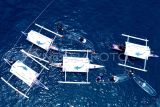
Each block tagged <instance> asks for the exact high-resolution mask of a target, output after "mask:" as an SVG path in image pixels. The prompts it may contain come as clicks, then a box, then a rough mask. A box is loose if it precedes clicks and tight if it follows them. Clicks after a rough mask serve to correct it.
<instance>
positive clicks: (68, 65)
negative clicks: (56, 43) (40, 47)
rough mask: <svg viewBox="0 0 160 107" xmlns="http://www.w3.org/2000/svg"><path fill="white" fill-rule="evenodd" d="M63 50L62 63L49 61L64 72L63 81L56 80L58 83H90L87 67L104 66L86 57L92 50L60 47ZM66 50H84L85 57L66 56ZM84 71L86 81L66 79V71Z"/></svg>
mask: <svg viewBox="0 0 160 107" xmlns="http://www.w3.org/2000/svg"><path fill="white" fill-rule="evenodd" d="M62 51H63V52H65V55H64V56H63V62H62V63H51V64H50V65H51V66H54V67H59V68H62V72H64V75H65V76H64V81H58V82H59V83H67V84H90V82H89V81H88V73H89V69H95V68H103V67H104V66H101V65H97V64H91V63H90V60H89V58H88V54H89V53H90V52H92V51H91V50H66V49H62ZM67 52H86V53H87V54H86V57H72V56H68V55H67ZM71 72H72V73H86V81H80V82H77V81H68V80H67V73H71Z"/></svg>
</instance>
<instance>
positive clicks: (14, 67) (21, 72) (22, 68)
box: [1, 24, 63, 98]
mask: <svg viewBox="0 0 160 107" xmlns="http://www.w3.org/2000/svg"><path fill="white" fill-rule="evenodd" d="M35 25H36V26H37V27H40V28H41V30H42V29H44V30H46V31H48V32H50V33H52V34H54V35H56V36H59V37H63V35H60V34H58V33H56V32H53V31H51V30H49V29H47V28H45V27H43V26H41V25H39V24H35ZM41 30H40V31H41ZM23 34H25V35H27V40H28V41H29V42H31V43H32V44H34V45H37V46H38V47H40V48H41V49H44V50H46V51H47V52H48V51H49V49H53V50H58V48H57V47H55V46H53V45H52V43H53V42H54V40H55V38H56V36H55V37H54V38H53V39H51V38H49V37H47V36H45V35H43V34H41V33H40V32H36V31H34V30H31V31H30V32H29V33H24V32H23ZM21 52H22V53H23V54H25V55H26V56H27V57H29V58H31V59H32V60H33V61H35V62H36V63H37V64H39V65H40V66H41V67H42V69H41V70H40V73H37V72H36V71H34V70H33V69H31V68H30V67H28V66H27V65H26V64H24V61H25V59H24V60H23V61H20V60H17V61H15V62H14V63H12V64H11V63H10V61H9V60H8V59H4V60H5V62H7V63H8V64H9V65H10V66H11V69H10V72H11V73H12V75H11V76H10V77H9V79H8V80H5V79H4V78H3V77H1V80H2V81H4V82H5V83H6V84H7V85H9V86H10V87H11V88H12V89H14V90H15V91H16V92H18V93H19V94H21V95H22V96H24V97H25V98H29V97H28V96H27V93H28V91H29V90H30V88H31V87H32V86H33V85H34V84H35V85H39V86H41V87H43V88H45V89H47V90H48V88H47V87H46V86H45V85H44V84H42V83H41V82H40V81H39V80H37V78H38V76H39V75H40V74H41V73H42V71H43V70H44V69H46V70H49V68H47V67H46V66H45V65H43V64H42V63H41V62H40V61H43V62H46V63H49V61H46V60H45V57H44V58H40V57H37V56H35V55H32V54H31V53H28V52H26V51H25V50H23V49H22V50H21ZM47 52H46V53H45V56H46V54H47ZM38 60H39V61H38ZM13 75H15V76H16V77H18V78H19V79H20V80H22V81H23V82H25V83H26V84H27V85H28V86H29V89H28V90H27V91H26V92H25V93H23V92H21V91H20V90H18V89H17V88H15V87H14V86H13V85H11V84H10V83H9V81H10V80H11V78H12V77H13Z"/></svg>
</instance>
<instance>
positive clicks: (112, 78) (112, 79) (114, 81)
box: [109, 75, 118, 83]
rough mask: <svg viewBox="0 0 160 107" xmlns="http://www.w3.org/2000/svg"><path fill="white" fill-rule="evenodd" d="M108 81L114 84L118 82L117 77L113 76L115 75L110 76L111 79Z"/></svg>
mask: <svg viewBox="0 0 160 107" xmlns="http://www.w3.org/2000/svg"><path fill="white" fill-rule="evenodd" d="M109 81H110V82H113V83H116V82H117V81H118V77H117V76H115V75H112V76H111V77H109Z"/></svg>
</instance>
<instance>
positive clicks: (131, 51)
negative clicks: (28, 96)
mask: <svg viewBox="0 0 160 107" xmlns="http://www.w3.org/2000/svg"><path fill="white" fill-rule="evenodd" d="M124 54H125V55H127V56H132V57H136V58H140V59H148V57H149V56H150V54H151V52H150V48H149V47H148V46H144V45H139V44H134V43H131V42H126V49H125V53H124Z"/></svg>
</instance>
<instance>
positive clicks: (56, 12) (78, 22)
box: [0, 0, 160, 107]
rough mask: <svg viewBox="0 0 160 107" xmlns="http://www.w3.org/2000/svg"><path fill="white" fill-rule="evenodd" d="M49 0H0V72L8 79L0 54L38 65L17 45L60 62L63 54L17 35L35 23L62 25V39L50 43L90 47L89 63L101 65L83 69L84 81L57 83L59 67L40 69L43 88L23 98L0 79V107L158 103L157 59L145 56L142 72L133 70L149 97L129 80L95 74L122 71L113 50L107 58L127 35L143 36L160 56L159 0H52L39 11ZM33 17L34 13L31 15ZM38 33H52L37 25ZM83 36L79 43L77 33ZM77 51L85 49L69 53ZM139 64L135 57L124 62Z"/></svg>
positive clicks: (154, 106) (148, 106)
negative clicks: (112, 79) (148, 87)
mask: <svg viewBox="0 0 160 107" xmlns="http://www.w3.org/2000/svg"><path fill="white" fill-rule="evenodd" d="M50 2H51V0H1V1H0V59H1V60H0V69H1V70H0V77H4V78H5V79H7V78H9V76H10V75H11V73H10V72H9V69H10V66H9V65H7V64H6V63H5V62H4V60H3V58H8V59H12V60H24V59H25V60H24V63H26V64H27V65H28V66H30V67H31V68H33V69H34V70H35V71H37V72H40V70H41V69H42V68H41V67H40V66H39V65H37V64H36V63H35V62H34V61H32V60H31V59H30V58H27V57H26V56H25V55H23V54H22V53H21V52H19V50H20V49H25V50H26V51H28V50H29V52H31V53H32V54H34V55H38V56H39V57H45V58H46V59H47V60H50V61H53V62H60V61H62V56H63V53H60V52H56V51H49V52H48V53H47V55H46V56H45V53H46V52H45V51H44V50H42V49H40V48H38V47H37V46H32V44H31V43H30V42H28V41H26V36H25V35H22V33H21V31H25V33H27V32H29V31H30V30H31V29H34V30H36V31H39V30H40V29H39V28H38V27H36V26H35V25H34V23H38V24H40V25H42V26H45V27H46V28H49V29H51V30H53V31H55V32H56V25H57V23H61V24H62V25H63V29H64V32H63V35H64V38H63V39H62V38H58V37H57V38H56V39H55V42H54V45H56V46H57V47H59V48H65V49H92V50H95V51H96V53H97V54H94V55H89V57H90V58H91V63H96V64H100V65H104V66H105V68H101V69H96V70H91V71H90V72H89V81H90V82H91V84H89V85H73V84H72V85H70V84H59V83H58V82H57V81H59V80H64V73H62V72H61V69H57V68H54V67H50V66H49V65H46V66H47V67H49V68H50V70H49V71H47V70H43V72H42V74H41V75H40V77H39V78H38V79H39V80H40V81H41V82H42V83H44V84H45V85H46V86H47V87H48V88H49V90H48V91H47V90H44V89H43V88H41V87H38V86H34V87H32V88H31V90H30V91H29V92H28V93H27V95H28V96H29V97H30V98H29V99H24V98H23V97H22V96H20V95H19V94H17V93H16V92H15V91H14V90H12V89H11V88H10V87H8V86H7V85H6V84H5V83H4V82H2V81H0V87H1V88H0V107H160V85H159V83H160V72H159V71H160V70H159V69H160V60H159V58H149V60H148V61H147V67H146V69H147V70H148V72H146V73H145V72H141V71H136V74H137V75H139V76H140V77H141V78H143V79H144V80H146V81H147V82H148V83H149V84H150V85H151V86H152V87H153V88H154V89H155V90H156V92H157V96H155V97H152V96H150V95H148V94H147V93H146V92H145V91H143V90H142V89H141V88H140V87H139V86H138V85H137V84H136V83H135V82H134V81H133V79H129V80H128V81H125V82H122V83H118V84H108V83H97V82H96V77H97V76H98V75H103V77H104V78H105V79H107V77H108V76H110V75H116V74H123V73H124V72H125V70H126V69H124V68H123V67H120V66H118V63H119V62H122V61H121V60H120V59H119V57H118V54H116V55H115V56H114V58H113V53H115V51H113V50H112V49H111V45H112V44H113V43H117V44H124V42H125V41H126V38H125V37H122V36H121V34H122V33H124V34H129V35H133V36H137V37H140V38H147V39H148V40H149V42H148V45H149V46H150V48H151V49H152V51H153V53H155V54H158V55H160V42H159V41H160V1H159V0H54V1H53V2H52V4H51V5H50V6H49V7H48V8H47V9H46V10H45V11H44V12H43V13H42V14H40V13H41V12H42V11H43V9H44V8H45V7H46V6H47V5H48V4H49V3H50ZM37 16H39V17H37ZM42 33H43V34H45V35H47V36H49V37H54V35H52V34H51V33H48V32H46V31H44V30H42ZM82 36H83V37H84V38H86V39H87V42H86V44H82V43H80V42H79V41H78V39H77V38H79V37H82ZM69 55H71V56H72V55H73V56H76V55H82V56H84V55H85V54H72V53H69ZM129 63H130V64H132V65H135V66H141V63H140V62H139V61H130V62H129ZM85 76H86V74H72V73H69V74H68V76H67V79H68V80H85ZM10 83H12V84H13V85H14V86H16V87H20V89H22V90H23V91H24V92H25V91H26V90H27V89H28V88H29V87H28V86H27V85H26V84H24V83H23V82H22V81H20V80H19V79H17V78H16V77H13V78H12V79H11V80H10Z"/></svg>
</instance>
